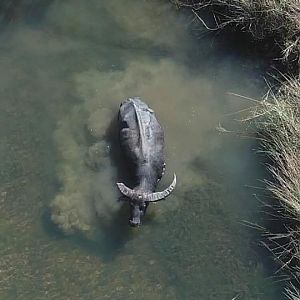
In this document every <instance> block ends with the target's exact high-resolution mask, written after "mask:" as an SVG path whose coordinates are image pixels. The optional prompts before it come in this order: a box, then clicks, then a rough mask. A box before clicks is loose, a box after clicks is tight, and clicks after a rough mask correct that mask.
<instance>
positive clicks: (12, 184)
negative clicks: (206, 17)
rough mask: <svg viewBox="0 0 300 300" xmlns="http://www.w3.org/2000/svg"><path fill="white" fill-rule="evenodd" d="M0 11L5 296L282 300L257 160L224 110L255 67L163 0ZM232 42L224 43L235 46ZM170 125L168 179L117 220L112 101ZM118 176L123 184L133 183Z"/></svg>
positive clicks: (255, 80) (232, 108) (251, 91)
mask: <svg viewBox="0 0 300 300" xmlns="http://www.w3.org/2000/svg"><path fill="white" fill-rule="evenodd" d="M11 3H12V7H11V8H10V10H9V13H8V12H7V8H6V7H5V6H4V7H1V9H3V11H4V12H5V13H3V16H4V15H5V17H3V18H2V31H1V34H0V45H1V46H0V66H1V69H0V122H1V124H0V125H1V126H0V134H1V140H2V143H1V146H0V153H1V157H2V159H1V162H0V170H1V172H0V182H1V191H0V197H1V199H0V208H1V209H0V214H1V217H0V228H1V236H0V243H1V247H0V249H1V250H0V251H1V259H0V299H22V300H24V299H114V300H115V299H163V300H166V299H172V300H174V299H180V300H181V299H205V300H207V299H209V300H210V299H218V300H219V299H224V300H225V299H228V300H231V299H262V300H265V299H280V297H279V296H278V287H277V285H276V284H275V283H274V279H272V278H271V277H270V274H271V273H270V270H268V268H267V266H266V263H265V258H263V257H262V256H261V255H260V254H259V253H260V252H258V251H257V239H256V238H255V236H254V234H253V232H252V231H251V230H250V229H249V228H247V227H246V226H244V225H243V221H245V220H247V221H252V222H256V221H257V219H256V218H257V211H258V210H259V209H260V207H259V205H258V203H257V201H256V200H255V198H254V197H253V195H252V194H253V193H254V192H255V190H253V189H251V188H247V187H246V186H251V185H254V186H257V185H259V183H258V181H257V179H258V178H261V176H262V175H261V170H260V165H259V163H258V161H257V157H256V156H255V154H254V151H253V149H254V148H255V143H254V141H253V140H251V139H240V138H238V137H237V136H236V135H235V134H233V135H222V134H220V133H219V132H218V131H217V130H216V127H217V126H218V125H219V123H221V124H222V125H224V126H226V127H228V128H230V129H231V130H236V131H239V130H240V124H239V123H238V122H235V121H233V119H234V118H236V117H237V116H236V115H233V114H232V113H234V112H237V111H239V110H242V109H245V108H246V107H249V105H250V104H249V103H248V102H247V101H243V100H241V99H238V98H236V97H234V96H232V95H231V94H230V92H235V93H240V94H244V95H247V96H250V97H256V96H259V95H260V94H261V93H262V88H261V86H260V84H259V82H260V81H261V80H262V71H261V70H260V68H259V62H258V61H253V60H249V59H246V58H243V57H241V56H239V55H237V53H236V52H234V51H233V50H232V49H233V48H230V47H229V48H228V47H223V46H222V44H220V43H219V42H218V37H217V36H208V37H203V38H202V39H200V40H198V39H195V37H194V36H193V35H192V34H191V30H190V29H191V28H190V26H189V24H190V21H191V19H190V17H188V16H186V15H184V14H183V12H178V11H176V10H175V9H174V8H173V7H171V6H170V5H169V4H168V3H166V2H163V1H140V0H139V1H138V0H131V1H129V0H127V1H125V0H124V1H120V0H118V1H117V0H110V1H99V0H97V1H96V0H90V1H80V0H72V1H71V0H65V1H36V2H32V3H26V2H22V1H15V2H11ZM230 49H231V50H230ZM130 96H140V97H142V99H144V101H146V102H147V103H148V104H149V106H150V107H151V108H153V109H154V110H155V112H156V114H157V117H158V118H159V120H160V122H161V123H162V125H163V127H164V129H165V135H166V151H167V172H166V175H165V177H164V178H163V180H162V181H161V183H160V189H162V188H164V187H165V186H167V185H168V184H169V182H170V180H171V179H172V174H173V172H176V173H177V176H178V186H177V188H176V191H175V192H174V195H173V196H171V197H169V198H168V200H167V201H163V202H161V203H159V204H157V205H152V206H151V207H150V209H149V211H148V212H149V213H148V216H147V218H146V219H145V220H144V224H143V226H142V227H140V228H138V229H131V228H129V227H128V226H127V219H128V211H127V210H128V208H127V207H126V206H122V205H121V204H120V203H117V201H116V200H117V198H118V196H119V195H118V193H117V190H116V187H115V183H116V182H117V180H120V179H122V180H125V181H126V179H127V180H129V179H128V178H129V174H127V170H125V169H124V168H123V165H122V163H121V157H120V153H119V149H118V146H117V140H116V137H117V135H116V132H115V128H116V127H115V125H116V124H115V117H116V113H117V111H118V107H119V104H120V102H121V101H122V100H123V99H125V98H126V97H130ZM127 175H128V176H127Z"/></svg>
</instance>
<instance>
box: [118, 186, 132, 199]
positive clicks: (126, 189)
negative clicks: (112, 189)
mask: <svg viewBox="0 0 300 300" xmlns="http://www.w3.org/2000/svg"><path fill="white" fill-rule="evenodd" d="M117 186H118V188H119V190H120V192H121V193H122V194H123V195H124V196H126V197H128V198H131V199H133V198H135V197H134V196H136V193H135V191H134V190H132V189H131V188H129V187H127V186H126V185H125V184H124V183H117Z"/></svg>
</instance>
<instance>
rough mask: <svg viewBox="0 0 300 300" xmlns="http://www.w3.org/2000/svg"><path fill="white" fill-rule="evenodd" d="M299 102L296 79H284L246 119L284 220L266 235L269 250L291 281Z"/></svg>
mask: <svg viewBox="0 0 300 300" xmlns="http://www.w3.org/2000/svg"><path fill="white" fill-rule="evenodd" d="M299 99H300V81H299V79H288V78H286V81H285V82H284V83H282V85H281V87H280V89H279V90H278V91H277V92H276V93H275V94H274V93H272V92H270V93H269V94H268V95H267V96H266V98H265V99H263V101H261V102H260V103H259V104H258V105H257V106H256V107H255V108H253V109H252V113H251V116H250V117H249V118H248V119H247V121H249V120H251V122H253V123H254V124H255V126H256V128H257V130H258V133H259V137H260V140H261V146H262V151H263V152H264V153H265V154H266V155H267V156H268V158H269V159H270V160H271V163H270V164H269V165H268V166H267V167H268V169H269V171H270V173H271V174H272V178H273V180H272V181H266V185H267V188H268V190H269V191H271V193H272V194H273V196H274V198H275V199H276V200H278V201H279V203H280V209H279V212H278V213H279V214H280V215H281V217H283V218H282V220H286V224H283V225H284V227H286V230H285V232H284V233H276V234H272V233H268V238H269V240H270V242H271V243H270V245H271V246H270V250H271V251H272V252H273V253H274V255H275V257H276V260H277V261H278V262H279V263H280V264H281V266H282V268H285V269H287V270H289V271H290V274H291V275H292V276H293V277H295V278H296V277H297V276H298V271H295V266H297V265H299V263H300V239H299V237H300V160H299V157H300V106H299ZM294 275H295V276H294ZM296 279H297V278H296ZM299 299H300V298H299Z"/></svg>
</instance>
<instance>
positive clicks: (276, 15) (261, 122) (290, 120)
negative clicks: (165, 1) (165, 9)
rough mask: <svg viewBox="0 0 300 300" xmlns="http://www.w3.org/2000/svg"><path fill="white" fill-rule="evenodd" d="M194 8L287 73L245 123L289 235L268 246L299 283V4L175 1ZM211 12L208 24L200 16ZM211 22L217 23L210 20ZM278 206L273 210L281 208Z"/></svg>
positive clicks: (275, 236) (211, 26) (291, 294)
mask: <svg viewBox="0 0 300 300" xmlns="http://www.w3.org/2000/svg"><path fill="white" fill-rule="evenodd" d="M173 3H174V4H175V5H177V6H178V7H185V8H189V9H192V11H193V13H194V15H195V20H196V21H197V22H199V24H201V26H204V27H206V28H207V29H208V30H211V31H215V30H229V31H241V32H245V33H247V34H250V36H251V37H252V38H253V40H254V41H256V42H257V43H258V44H260V45H261V44H263V45H264V47H265V48H266V49H265V50H263V51H267V52H268V53H269V54H271V55H272V56H273V59H274V60H276V61H277V62H278V61H279V62H280V65H281V66H283V68H284V70H285V73H284V74H278V73H280V72H278V71H275V72H274V73H275V74H274V76H276V77H278V76H279V77H280V78H279V79H278V80H277V85H276V86H275V87H272V89H270V91H269V93H268V94H267V95H266V96H265V98H264V99H262V101H257V104H256V105H255V107H253V108H252V110H251V112H250V115H249V118H247V119H246V120H245V121H246V122H251V123H252V124H254V125H255V127H256V129H257V132H258V136H259V140H260V141H261V143H260V145H261V149H260V150H262V151H263V152H264V153H265V155H266V157H267V158H268V160H269V161H271V162H272V163H271V166H270V165H269V164H268V165H267V164H266V168H268V170H269V171H270V174H271V175H272V180H271V181H266V187H267V190H268V191H269V192H271V193H272V195H273V198H274V199H276V200H275V201H278V202H279V204H280V205H279V209H278V214H279V219H280V220H282V223H283V224H281V225H282V228H286V231H285V232H279V233H278V232H276V233H274V232H269V233H268V234H267V235H268V237H269V241H270V244H269V245H268V246H267V247H268V248H269V249H270V250H271V251H272V253H273V254H274V257H275V260H276V261H277V262H278V263H279V264H280V268H283V269H285V270H286V271H287V272H288V274H289V276H290V279H291V282H299V281H300V278H299V267H297V266H299V262H300V239H299V233H300V222H299V221H300V161H299V157H300V102H299V99H300V80H299V70H300V9H299V1H298V0H288V1H275V0H268V1H267V0H264V1H262V0H255V1H250V0H249V1H242V0H202V1H201V0H182V1H178V0H174V1H173ZM204 10H205V11H206V12H207V11H209V13H210V15H211V16H212V18H211V19H210V20H209V22H207V20H204V19H203V18H202V16H201V13H202V12H203V11H204ZM211 20H213V21H211ZM278 202H276V203H275V204H274V205H275V206H277V204H278ZM286 291H287V297H288V298H289V299H293V300H296V299H300V292H299V290H298V289H297V287H295V286H292V284H290V287H287V290H286Z"/></svg>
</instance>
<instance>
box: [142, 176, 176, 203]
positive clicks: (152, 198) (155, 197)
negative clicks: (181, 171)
mask: <svg viewBox="0 0 300 300" xmlns="http://www.w3.org/2000/svg"><path fill="white" fill-rule="evenodd" d="M175 187H176V174H175V173H174V179H173V182H172V183H171V184H170V185H169V187H168V188H166V189H165V190H163V191H162V192H156V193H151V194H147V195H145V198H144V201H147V202H157V201H160V200H163V199H165V198H167V197H168V196H170V195H171V193H172V192H173V190H174V189H175Z"/></svg>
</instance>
